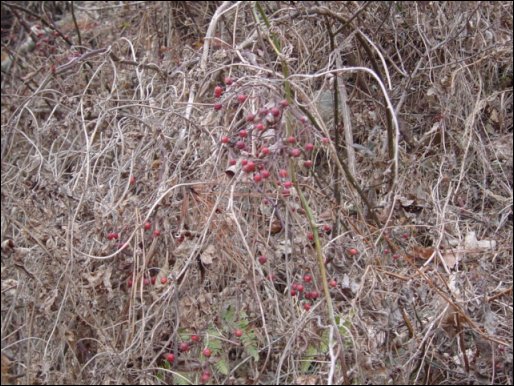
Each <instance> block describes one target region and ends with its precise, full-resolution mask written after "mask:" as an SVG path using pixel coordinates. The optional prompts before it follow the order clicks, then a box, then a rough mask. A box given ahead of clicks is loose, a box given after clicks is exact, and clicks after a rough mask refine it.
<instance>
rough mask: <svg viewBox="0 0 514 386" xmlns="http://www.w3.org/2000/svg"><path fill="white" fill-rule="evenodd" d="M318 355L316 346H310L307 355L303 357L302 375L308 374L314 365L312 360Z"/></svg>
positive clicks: (306, 351)
mask: <svg viewBox="0 0 514 386" xmlns="http://www.w3.org/2000/svg"><path fill="white" fill-rule="evenodd" d="M317 355H319V352H318V349H317V348H316V346H314V345H312V344H310V345H309V346H308V347H307V350H305V354H304V356H303V360H302V364H301V366H300V372H301V373H302V374H305V373H307V371H309V368H310V367H311V365H312V360H313V359H314V358H315V357H316V356H317Z"/></svg>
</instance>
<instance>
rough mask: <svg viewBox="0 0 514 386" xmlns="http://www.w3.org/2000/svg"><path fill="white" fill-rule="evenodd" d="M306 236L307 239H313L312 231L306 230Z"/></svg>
mask: <svg viewBox="0 0 514 386" xmlns="http://www.w3.org/2000/svg"><path fill="white" fill-rule="evenodd" d="M307 238H308V239H309V241H314V233H312V232H308V233H307Z"/></svg>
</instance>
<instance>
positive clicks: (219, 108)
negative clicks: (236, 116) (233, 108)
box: [214, 103, 223, 111]
mask: <svg viewBox="0 0 514 386" xmlns="http://www.w3.org/2000/svg"><path fill="white" fill-rule="evenodd" d="M222 108H223V105H222V104H221V103H215V104H214V110H216V111H219V110H221V109H222Z"/></svg>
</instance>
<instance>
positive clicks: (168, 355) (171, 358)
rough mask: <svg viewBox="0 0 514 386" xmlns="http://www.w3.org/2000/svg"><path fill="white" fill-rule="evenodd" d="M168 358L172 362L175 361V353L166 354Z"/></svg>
mask: <svg viewBox="0 0 514 386" xmlns="http://www.w3.org/2000/svg"><path fill="white" fill-rule="evenodd" d="M166 360H167V361H168V362H170V363H173V361H174V360H175V355H174V354H172V353H169V354H166Z"/></svg>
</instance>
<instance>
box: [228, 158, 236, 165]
mask: <svg viewBox="0 0 514 386" xmlns="http://www.w3.org/2000/svg"><path fill="white" fill-rule="evenodd" d="M236 163H237V161H236V160H235V159H231V160H230V161H228V164H229V165H230V166H234V165H235V164H236Z"/></svg>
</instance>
